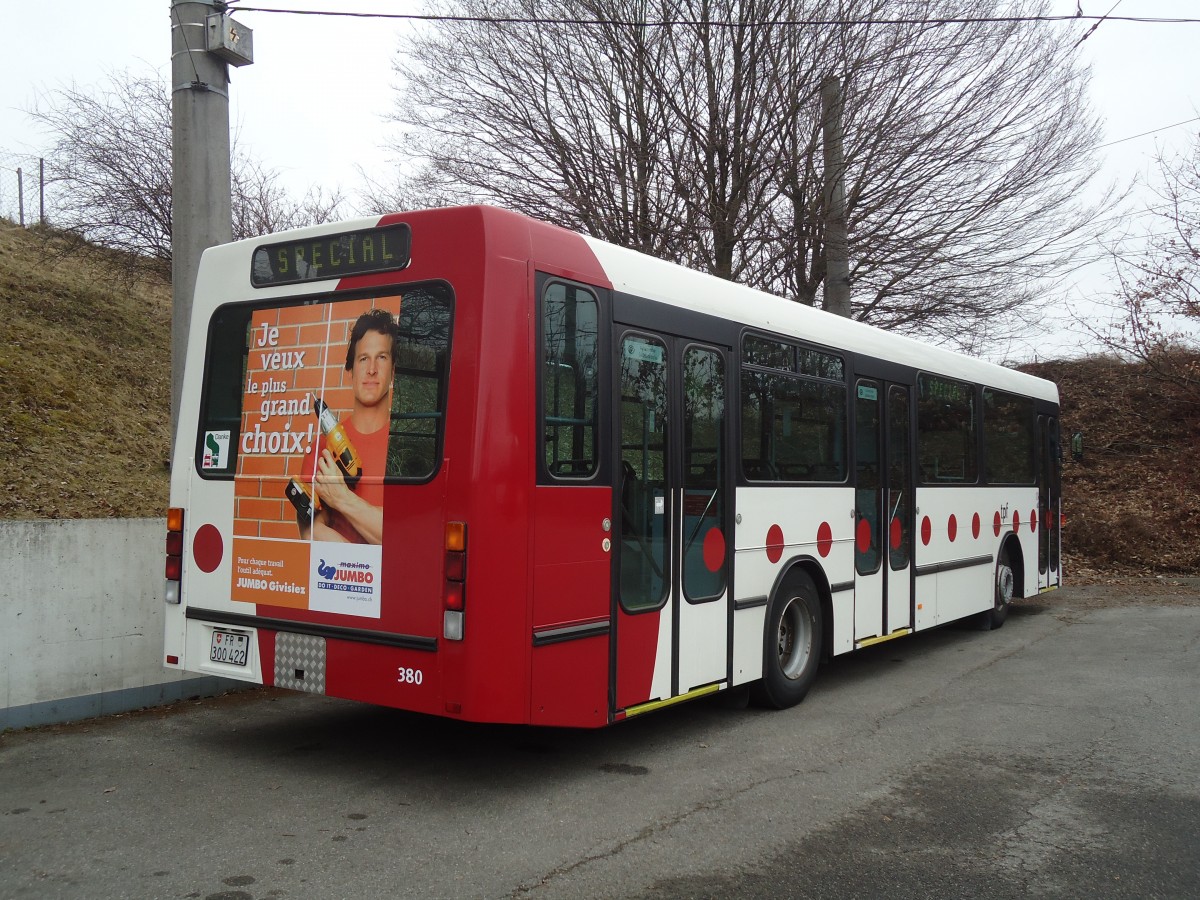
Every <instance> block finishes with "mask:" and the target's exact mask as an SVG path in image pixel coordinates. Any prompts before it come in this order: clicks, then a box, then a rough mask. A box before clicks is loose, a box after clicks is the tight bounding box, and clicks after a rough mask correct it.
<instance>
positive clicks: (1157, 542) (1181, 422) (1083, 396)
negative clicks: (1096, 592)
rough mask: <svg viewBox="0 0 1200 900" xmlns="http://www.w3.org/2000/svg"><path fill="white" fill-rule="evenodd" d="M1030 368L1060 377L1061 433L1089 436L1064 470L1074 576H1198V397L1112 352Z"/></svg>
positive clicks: (1070, 565) (1065, 542)
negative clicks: (1108, 355)
mask: <svg viewBox="0 0 1200 900" xmlns="http://www.w3.org/2000/svg"><path fill="white" fill-rule="evenodd" d="M1189 361H1191V362H1194V357H1188V358H1184V359H1182V360H1177V362H1183V363H1187V362H1189ZM1025 368H1026V370H1027V371H1029V372H1030V373H1032V374H1034V375H1038V376H1040V377H1042V378H1049V379H1050V380H1052V381H1055V382H1057V384H1058V386H1059V392H1060V394H1061V398H1062V423H1063V432H1064V437H1065V438H1069V436H1070V434H1071V433H1072V432H1075V431H1082V432H1084V436H1085V437H1084V458H1083V460H1082V461H1078V462H1076V461H1075V460H1073V459H1071V456H1070V454H1069V453H1068V455H1067V459H1066V462H1065V464H1064V468H1063V498H1064V499H1063V507H1064V511H1065V513H1066V516H1067V526H1066V528H1065V529H1064V531H1063V545H1064V547H1065V548H1066V549H1067V551H1068V557H1067V563H1068V566H1067V575H1068V578H1070V577H1071V575H1072V573H1074V574H1075V575H1076V576H1083V577H1088V576H1100V577H1103V576H1104V575H1106V574H1109V573H1112V572H1126V573H1142V574H1150V573H1153V574H1159V573H1184V574H1188V573H1200V453H1197V449H1198V448H1200V394H1195V393H1193V394H1191V395H1188V394H1186V393H1184V392H1183V391H1181V390H1179V389H1178V388H1176V387H1173V386H1172V385H1170V384H1169V383H1165V382H1164V381H1162V380H1161V379H1157V378H1154V377H1152V375H1151V373H1150V372H1149V371H1148V370H1147V369H1146V367H1145V366H1140V365H1130V364H1127V363H1122V362H1120V361H1118V360H1115V359H1111V358H1105V357H1092V358H1088V359H1082V360H1070V361H1066V362H1048V363H1039V364H1036V365H1030V366H1026V367H1025Z"/></svg>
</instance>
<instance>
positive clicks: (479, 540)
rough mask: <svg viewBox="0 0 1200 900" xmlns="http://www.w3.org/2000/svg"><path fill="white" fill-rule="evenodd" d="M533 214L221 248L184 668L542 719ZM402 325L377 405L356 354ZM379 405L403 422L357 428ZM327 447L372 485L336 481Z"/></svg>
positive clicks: (179, 461) (204, 352)
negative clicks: (533, 643) (533, 577)
mask: <svg viewBox="0 0 1200 900" xmlns="http://www.w3.org/2000/svg"><path fill="white" fill-rule="evenodd" d="M527 222H528V220H524V219H520V218H519V217H516V216H509V215H508V214H503V213H499V212H498V211H495V210H486V209H479V208H467V209H459V210H440V211H433V212H426V213H414V214H411V215H406V216H395V217H388V218H384V219H382V220H361V221H357V222H352V223H342V224H339V225H333V226H320V227H317V228H311V229H306V230H304V231H301V232H296V233H289V234H285V235H276V236H271V237H264V238H261V239H257V240H252V241H244V242H239V243H237V244H231V245H227V246H223V247H216V248H213V249H211V250H209V251H207V252H206V253H205V254H204V257H203V261H202V263H201V266H200V271H199V275H198V280H197V287H196V297H195V302H194V307H193V316H192V325H191V337H190V343H189V347H188V353H187V361H186V370H185V375H184V387H183V395H182V400H181V403H180V409H179V425H178V433H177V435H176V442H175V448H174V458H173V461H172V476H171V501H170V505H171V507H172V509H171V514H170V519H169V522H168V531H169V534H168V542H167V551H168V561H167V593H166V601H167V602H166V610H167V616H166V659H165V662H166V665H167V666H168V667H174V668H179V669H185V670H188V671H192V672H199V673H204V674H208V675H217V676H224V677H228V678H233V679H237V680H240V681H245V682H251V683H255V684H263V685H274V686H277V687H283V688H290V689H295V690H300V691H307V692H312V693H316V694H324V695H329V696H335V697H342V698H348V699H354V700H362V701H367V702H371V703H378V704H383V705H388V706H393V707H398V708H402V709H409V710H415V711H419V712H425V713H433V714H438V715H452V716H462V717H464V718H469V719H473V720H486V721H499V722H526V721H529V720H530V715H531V714H530V702H529V677H530V676H529V667H530V646H529V644H530V642H529V628H530V623H529V618H528V605H529V604H528V591H527V585H528V584H529V582H530V566H531V560H530V558H529V557H530V554H529V552H528V540H529V534H530V507H531V504H532V502H533V500H532V494H531V490H530V487H531V486H532V484H533V480H534V473H533V466H534V453H533V451H532V450H531V441H532V435H533V431H534V425H533V415H534V405H535V399H534V398H535V394H536V387H535V384H534V373H533V361H532V360H533V355H532V354H533V317H532V306H531V299H530V298H531V296H532V284H533V280H532V275H531V266H530V262H529V256H530V251H529V242H530V238H529V234H528V225H527V224H522V223H527ZM485 298H486V301H485ZM364 322H365V324H363V323H364ZM380 323H384V324H383V325H381V324H380ZM387 323H394V324H392V325H388V324H387ZM389 327H391V328H394V335H395V339H394V345H393V346H394V349H393V350H391V351H389V352H388V354H387V355H389V356H391V358H392V359H391V363H392V372H391V373H390V375H391V377H392V382H391V385H392V387H391V394H390V396H387V397H384V398H382V399H380V398H379V397H378V396H377V395H378V394H379V386H378V384H376V382H378V381H380V380H381V379H382V378H383V376H381V374H380V373H379V372H378V371H376V372H374V373H373V374H372V373H371V372H370V371H368V370H370V369H371V368H372V367H374V368H375V369H378V368H379V364H378V361H376V362H375V363H371V362H370V361H367V362H365V363H364V364H363V365H364V366H365V369H364V371H366V373H367V374H365V375H362V376H361V377H360V373H359V371H358V369H359V363H358V359H359V357H360V356H362V351H363V348H365V347H375V348H378V347H379V340H380V338H379V336H380V335H385V333H386V331H387V329H388V328H389ZM356 336H357V340H356ZM384 362H385V364H386V360H384ZM372 389H373V390H375V394H372V393H371V390H372ZM379 403H384V404H386V405H387V407H388V410H387V411H388V416H387V418H388V419H389V424H388V425H387V426H386V430H387V433H386V434H383V435H381V434H379V433H378V432H377V431H375V430H371V429H370V428H369V427H368V428H362V427H358V426H359V425H361V424H362V422H367V423H368V425H370V424H371V422H373V421H378V417H377V416H375V418H374V419H373V418H372V416H373V414H374V413H377V412H378V404H379ZM372 404H375V405H372ZM356 423H358V424H357V425H356ZM325 450H328V451H330V452H329V454H328V460H331V461H332V462H333V464H335V465H336V466H337V468H338V473H339V474H338V476H337V477H340V478H341V479H343V481H344V482H345V487H346V489H347V490H348V491H350V492H351V493H353V494H354V495H355V498H354V499H353V500H348V499H347V498H346V496H345V494H344V493H343V492H341V491H340V490H339V488H340V487H341V485H339V484H336V483H333V484H331V486H330V487H328V488H324V487H323V486H322V483H321V482H320V481H319V479H320V478H321V477H322V476H321V474H320V473H321V472H322V471H324V470H323V469H322V466H323V465H324V466H328V465H329V462H328V461H325V462H322V459H321V457H323V456H324V454H323V452H322V451H325ZM335 481H336V479H335ZM322 491H324V492H325V500H324V502H323V501H322ZM363 504H369V505H370V507H371V510H370V511H367V512H365V513H364V512H363V510H365V509H366V507H365V506H364V505H363ZM352 506H353V510H352V508H351V507H352ZM372 516H374V518H372ZM594 713H595V716H596V717H597V718H596V719H595V721H594V722H592V724H603V722H604V721H605V720H606V710H605V709H604V708H602V704H601V705H600V708H597V709H596V710H594Z"/></svg>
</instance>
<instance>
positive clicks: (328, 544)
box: [206, 296, 400, 619]
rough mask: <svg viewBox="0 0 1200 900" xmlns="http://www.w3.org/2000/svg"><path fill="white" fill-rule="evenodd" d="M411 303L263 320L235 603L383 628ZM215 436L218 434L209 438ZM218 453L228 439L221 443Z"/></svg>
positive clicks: (244, 432) (247, 386)
mask: <svg viewBox="0 0 1200 900" xmlns="http://www.w3.org/2000/svg"><path fill="white" fill-rule="evenodd" d="M399 312H400V297H398V296H394V297H386V298H373V299H364V300H349V301H340V302H336V303H326V304H315V305H306V306H287V307H281V308H277V309H260V310H258V311H256V312H255V313H254V315H253V317H252V319H251V323H250V336H249V348H248V349H249V355H248V358H247V361H246V375H245V383H244V385H243V387H242V392H243V394H242V421H241V431H240V434H239V435H238V437H237V440H238V442H239V443H238V447H237V458H238V462H237V468H236V470H235V476H234V484H235V497H236V499H235V504H236V508H235V510H234V537H233V563H234V565H233V575H232V585H231V591H230V596H231V598H232V599H233V600H236V601H239V602H243V603H254V604H258V605H259V606H274V607H286V608H291V609H303V610H311V611H316V612H324V613H335V614H339V615H347V616H358V617H366V618H374V619H378V618H380V615H381V608H380V596H381V586H380V571H381V568H382V547H381V545H382V543H383V498H384V488H383V477H384V471H385V467H386V462H387V449H388V434H389V424H390V419H391V407H392V391H393V387H392V386H393V376H394V365H395V343H394V342H395V335H396V320H397V317H398V316H399ZM206 439H207V436H206ZM213 443H214V444H216V446H217V447H218V450H217V451H216V453H215V454H214V455H215V456H219V448H220V435H216V434H214V435H213Z"/></svg>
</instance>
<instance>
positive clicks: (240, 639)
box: [208, 628, 250, 666]
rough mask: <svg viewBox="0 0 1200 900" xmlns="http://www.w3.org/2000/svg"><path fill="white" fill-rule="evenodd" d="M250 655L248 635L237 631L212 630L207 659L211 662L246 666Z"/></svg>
mask: <svg viewBox="0 0 1200 900" xmlns="http://www.w3.org/2000/svg"><path fill="white" fill-rule="evenodd" d="M249 653H250V635H248V634H244V633H242V632H238V631H222V630H221V629H220V628H214V629H213V633H212V645H211V647H210V648H209V651H208V658H209V659H211V660H212V661H213V662H219V663H229V664H230V665H233V666H244V665H246V657H247V656H248V655H249Z"/></svg>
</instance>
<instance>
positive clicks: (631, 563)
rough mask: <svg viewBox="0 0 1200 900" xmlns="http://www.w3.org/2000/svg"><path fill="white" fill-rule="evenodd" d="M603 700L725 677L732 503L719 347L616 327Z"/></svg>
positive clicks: (627, 703) (640, 697) (652, 694)
mask: <svg viewBox="0 0 1200 900" xmlns="http://www.w3.org/2000/svg"><path fill="white" fill-rule="evenodd" d="M614 347H615V348H616V362H617V365H616V367H615V382H616V383H615V388H614V392H613V393H614V398H615V409H614V412H613V423H614V425H613V431H614V440H615V442H616V454H615V456H614V459H616V460H617V466H616V484H615V490H614V507H615V509H614V516H613V523H614V527H613V530H614V533H615V535H614V536H615V541H614V545H613V553H614V561H613V566H614V572H613V585H614V597H613V633H614V634H615V635H616V641H615V651H614V667H613V675H614V679H613V687H614V706H615V708H616V709H617V710H629V709H630V708H631V707H636V706H638V705H640V704H644V703H647V702H653V701H664V700H669V699H671V698H673V697H679V696H683V695H686V694H690V693H693V692H696V691H698V690H704V689H707V688H710V687H715V685H717V684H718V683H719V682H721V681H724V680H726V678H727V673H728V644H729V620H730V590H729V556H730V549H729V538H728V536H729V535H730V524H731V523H730V516H731V503H730V496H729V490H728V484H729V453H728V434H727V427H728V424H727V421H726V419H727V417H726V414H725V413H726V398H727V396H728V368H729V367H728V353H727V351H726V350H724V349H722V348H719V347H715V346H710V345H707V344H701V343H697V342H694V341H687V340H684V339H682V338H677V337H670V336H666V335H661V334H654V333H651V332H647V331H641V330H632V329H626V328H624V327H621V326H618V327H617V329H616V333H615V334H614Z"/></svg>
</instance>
